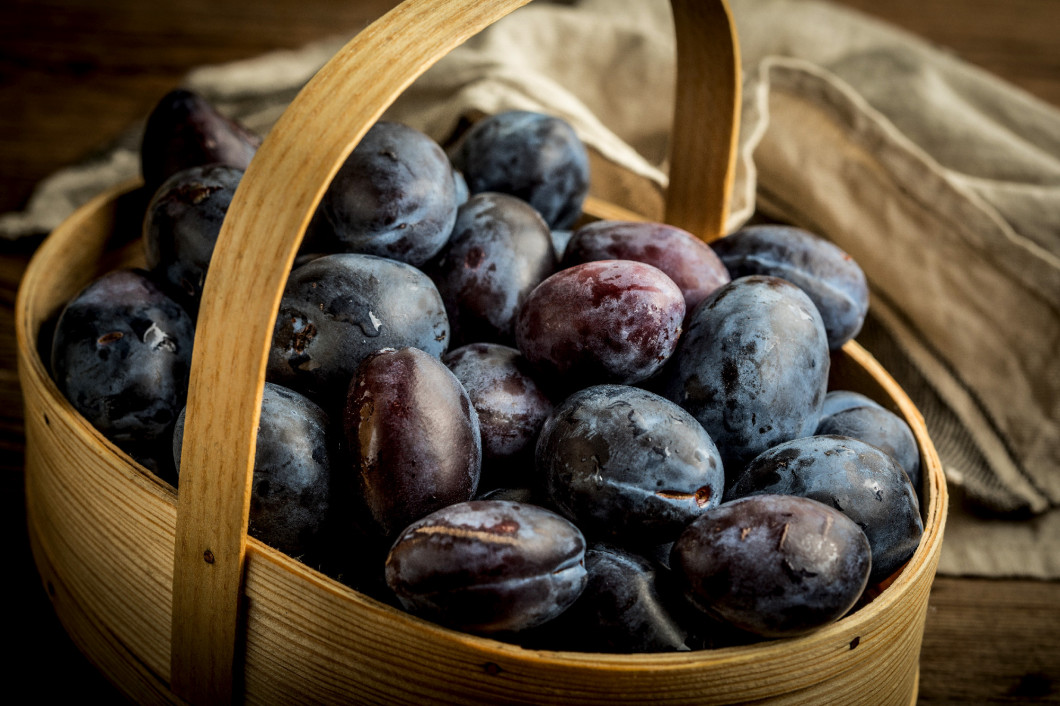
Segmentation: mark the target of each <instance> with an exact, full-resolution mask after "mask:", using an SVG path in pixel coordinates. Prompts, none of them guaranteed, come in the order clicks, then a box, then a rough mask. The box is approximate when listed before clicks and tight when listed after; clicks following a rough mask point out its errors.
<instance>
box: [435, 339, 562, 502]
mask: <svg viewBox="0 0 1060 706" xmlns="http://www.w3.org/2000/svg"><path fill="white" fill-rule="evenodd" d="M442 362H443V363H445V364H446V365H447V366H448V367H449V369H450V370H452V371H453V374H454V375H456V378H457V379H458V380H459V381H460V383H461V384H462V385H463V386H464V389H465V390H466V391H467V394H468V397H470V399H471V404H472V405H473V406H474V408H475V411H476V412H477V413H478V419H479V429H480V433H481V436H482V485H481V487H482V488H487V487H497V486H511V485H513V484H521V483H529V482H530V480H531V476H532V475H533V466H534V446H535V444H536V443H537V436H538V433H539V432H540V431H541V427H542V425H543V424H544V423H545V419H546V418H547V417H548V415H549V414H551V413H552V408H553V405H552V400H551V398H550V397H549V396H548V395H547V394H546V393H545V391H544V390H542V389H541V387H540V386H539V385H538V384H537V382H535V380H534V377H533V371H532V370H531V368H530V364H529V363H527V362H526V359H525V358H524V357H523V355H522V354H521V353H520V352H519V351H518V350H516V349H514V348H509V347H508V346H502V345H500V344H497V343H472V344H469V345H466V346H462V347H460V348H457V349H456V350H453V351H450V352H449V353H446V354H445V355H444V356H442Z"/></svg>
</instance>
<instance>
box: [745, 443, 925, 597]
mask: <svg viewBox="0 0 1060 706" xmlns="http://www.w3.org/2000/svg"><path fill="white" fill-rule="evenodd" d="M761 494H783V495H797V496H801V497H806V498H812V499H813V500H817V501H819V502H822V503H824V504H825V505H828V506H829V507H833V508H835V509H837V510H839V511H840V512H842V513H843V514H845V515H847V516H848V517H849V518H850V519H852V520H853V521H854V522H856V523H857V525H858V526H859V527H861V529H862V530H864V532H865V535H866V536H867V537H868V540H869V544H870V546H871V547H872V578H871V580H872V581H873V582H876V581H880V580H882V579H884V578H886V577H888V576H890V575H891V574H892V573H894V572H895V571H897V570H898V568H899V567H901V565H902V564H903V563H904V562H905V561H906V560H908V559H909V557H910V556H912V554H913V552H914V551H916V548H917V546H918V545H919V544H920V537H921V535H922V534H923V532H924V524H923V521H922V520H921V518H920V503H919V502H918V500H917V496H916V492H915V491H914V489H913V486H912V484H911V483H910V482H909V477H908V476H907V475H906V473H905V471H904V470H902V467H901V466H900V465H898V462H897V461H895V460H894V458H892V457H891V456H890V455H888V454H886V453H884V452H883V451H881V450H880V449H878V448H876V447H875V446H870V445H869V444H866V443H864V442H862V441H858V440H857V439H851V438H848V437H843V436H809V437H805V438H801V439H794V440H792V441H789V442H786V443H783V444H779V445H777V446H775V447H773V448H771V449H769V450H768V451H766V452H764V453H762V454H761V455H759V456H758V457H757V458H755V459H754V460H753V461H751V463H750V464H748V465H747V467H746V468H745V469H744V471H743V473H742V474H740V476H739V477H738V478H736V480H735V482H733V483H732V484H731V485H730V486H729V488H728V489H727V490H726V493H725V499H726V500H732V499H736V498H742V497H746V496H749V495H761Z"/></svg>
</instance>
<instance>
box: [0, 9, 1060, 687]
mask: <svg viewBox="0 0 1060 706" xmlns="http://www.w3.org/2000/svg"><path fill="white" fill-rule="evenodd" d="M392 4H393V3H392V2H390V1H389V0H367V1H360V2H356V1H355V2H346V3H336V2H331V1H329V0H297V1H293V0H290V1H286V2H285V1H284V0H257V1H256V2H246V1H245V0H244V1H242V2H240V1H238V0H179V1H178V2H172V3H145V2H134V0H95V1H93V0H2V1H0V213H2V212H6V211H10V210H14V209H17V208H20V207H21V206H23V205H24V203H25V200H26V199H27V197H28V196H29V194H30V192H31V190H32V188H33V185H34V184H35V183H36V182H37V181H39V180H40V179H41V178H43V177H45V176H46V175H48V174H49V173H50V172H52V171H53V170H55V169H57V168H59V167H61V166H63V165H65V164H68V163H70V162H73V161H76V160H78V159H80V158H82V157H84V156H85V155H86V154H88V153H89V152H90V151H91V150H93V149H94V148H95V147H97V146H98V145H100V144H101V143H103V142H105V141H107V140H108V139H111V138H113V137H115V136H117V135H118V134H119V133H120V132H121V131H122V130H123V129H125V128H126V127H127V126H128V125H130V124H131V123H132V122H134V121H135V120H137V119H139V118H142V117H143V116H144V115H146V113H147V112H148V111H149V110H150V108H151V107H152V105H153V103H154V102H155V101H156V100H157V99H158V98H159V97H160V96H161V95H162V94H163V93H165V92H166V91H167V90H168V89H170V88H172V87H173V86H174V85H176V83H177V82H178V81H179V79H180V77H181V76H182V75H183V74H184V73H185V72H186V71H187V70H188V69H190V68H192V67H194V66H197V65H201V64H205V63H217V62H224V61H230V60H235V59H242V58H247V57H252V56H255V55H257V54H260V53H262V52H265V51H268V50H271V49H277V48H284V47H297V46H300V45H302V44H304V43H305V42H307V41H310V40H313V39H317V38H320V37H325V36H330V35H334V34H343V35H348V34H352V33H353V32H355V31H356V30H358V29H359V28H360V27H362V26H364V25H365V24H366V23H367V22H368V21H369V20H371V19H373V18H375V17H377V16H378V15H379V14H381V13H382V12H383V11H384V10H385V9H386V8H388V7H390V6H391V5H392ZM842 4H845V5H849V6H852V7H855V8H858V9H861V10H864V11H866V12H869V13H872V14H874V15H877V16H879V17H882V18H883V19H886V20H888V21H891V22H893V23H895V24H897V25H899V26H901V27H904V28H906V29H908V30H910V31H912V32H915V33H917V34H920V35H921V36H924V37H926V38H928V39H930V40H932V41H934V42H936V43H938V44H940V45H943V46H945V47H947V48H949V49H951V50H952V51H953V52H955V53H956V54H957V55H958V56H960V57H962V58H964V59H966V60H967V61H969V62H971V63H974V64H977V65H979V66H981V67H983V68H985V69H987V70H988V71H991V72H993V73H995V74H997V75H999V76H1001V77H1003V78H1005V79H1007V80H1009V81H1011V82H1012V83H1014V84H1016V85H1018V86H1020V87H1022V88H1024V89H1026V90H1028V91H1030V92H1031V93H1033V94H1035V95H1037V96H1039V97H1040V98H1042V99H1044V100H1046V101H1049V102H1051V103H1052V104H1054V105H1056V106H1058V107H1060V41H1058V40H1057V37H1058V35H1060V2H1058V1H1057V0H1007V1H1006V2H999V1H998V0H891V1H890V2H885V3H884V2H879V1H878V0H842ZM35 244H36V243H34V242H28V241H26V242H20V243H16V244H10V243H0V293H2V302H0V304H2V306H0V359H2V367H0V466H2V471H0V479H2V483H3V486H2V487H0V500H2V503H3V506H2V514H3V528H4V529H5V530H6V533H5V536H7V537H9V538H11V539H12V544H11V546H12V549H13V551H12V553H11V556H10V557H9V559H8V562H7V565H6V571H5V576H4V582H5V584H6V586H7V589H8V592H7V595H8V600H7V601H6V603H5V605H6V606H7V607H8V608H9V610H11V612H12V615H11V616H9V618H8V621H7V625H8V626H9V627H8V629H7V633H6V640H5V642H6V643H7V644H8V647H9V651H10V650H11V649H13V650H14V655H15V656H14V657H13V658H12V657H8V658H5V660H4V661H3V665H4V666H3V673H4V675H5V676H6V677H7V680H6V681H7V683H8V684H9V685H15V684H20V685H25V686H27V687H28V688H30V689H32V690H33V691H32V692H30V693H32V694H34V699H33V700H34V701H38V702H41V703H51V702H55V701H57V700H59V699H64V700H65V699H70V698H78V699H85V700H88V699H90V698H91V697H99V698H102V699H105V700H107V701H108V702H113V701H115V700H118V699H119V698H120V697H119V696H118V693H117V692H116V690H115V689H114V688H113V687H112V686H111V685H110V684H108V683H107V682H106V681H105V680H104V679H103V678H102V677H100V676H99V675H98V674H97V673H96V672H95V671H94V670H93V668H92V667H91V665H90V664H89V663H88V661H87V660H86V659H85V658H84V657H83V656H82V655H81V654H80V653H79V652H78V651H77V649H76V648H75V647H74V646H73V644H72V643H71V642H70V640H69V638H68V637H67V636H66V634H65V633H64V632H63V630H62V628H61V626H60V625H59V624H58V621H57V620H56V619H55V617H54V615H53V614H52V612H51V608H50V604H49V602H48V598H47V596H46V594H45V592H44V590H43V589H42V587H41V586H40V582H39V580H38V578H37V575H36V571H35V568H34V566H33V562H32V559H31V556H30V553H29V548H28V543H27V539H26V530H25V511H24V508H23V504H22V463H23V447H24V441H23V436H22V416H21V404H22V403H21V397H20V394H19V388H18V380H17V376H16V370H15V367H16V357H15V344H14V335H13V325H14V322H13V305H14V300H15V294H16V290H17V286H18V281H19V279H20V277H21V273H22V271H23V269H24V268H25V265H26V263H27V262H28V259H29V257H30V255H31V253H32V249H33V247H34V246H35ZM920 702H921V703H923V704H965V703H967V704H984V703H1008V702H1020V703H1026V702H1050V703H1060V582H1042V581H1029V580H1007V579H1006V580H984V579H963V578H948V577H942V578H938V579H937V580H936V582H935V585H934V588H933V590H932V594H931V600H930V604H929V612H928V619H927V628H926V632H925V635H924V643H923V649H922V657H921V682H920Z"/></svg>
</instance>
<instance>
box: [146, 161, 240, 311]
mask: <svg viewBox="0 0 1060 706" xmlns="http://www.w3.org/2000/svg"><path fill="white" fill-rule="evenodd" d="M242 178H243V171H242V170H241V169H236V168H235V167H229V166H225V165H220V164H214V165H209V166H204V167H191V168H190V169H184V170H182V171H179V172H177V173H176V174H174V175H173V176H171V177H170V178H169V179H167V180H166V181H165V182H164V183H163V184H162V186H160V187H159V189H158V191H156V192H155V195H154V197H152V199H151V202H150V203H149V204H148V206H147V213H146V215H145V216H144V223H143V240H144V251H145V255H146V258H147V266H148V267H149V268H150V269H151V270H152V271H153V272H154V273H155V274H156V276H158V277H159V279H160V280H162V281H164V282H167V283H168V284H169V289H170V291H171V292H172V293H173V295H174V296H175V297H179V301H180V303H181V304H182V305H183V306H184V307H185V308H186V309H187V310H188V311H189V312H191V313H192V314H195V313H196V312H197V311H198V309H199V300H200V299H201V298H202V287H203V283H204V282H205V281H206V272H207V270H208V269H209V266H210V258H212V257H213V249H214V244H215V243H216V242H217V234H218V233H220V232H221V224H222V223H223V222H224V218H225V216H226V215H227V214H228V206H229V204H231V203H232V196H233V195H235V191H236V187H238V186H239V182H240V181H241V180H242Z"/></svg>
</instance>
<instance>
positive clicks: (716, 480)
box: [537, 385, 724, 545]
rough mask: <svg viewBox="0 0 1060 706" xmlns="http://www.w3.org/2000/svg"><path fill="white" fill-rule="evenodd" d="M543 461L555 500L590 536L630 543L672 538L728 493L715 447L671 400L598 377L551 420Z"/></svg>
mask: <svg viewBox="0 0 1060 706" xmlns="http://www.w3.org/2000/svg"><path fill="white" fill-rule="evenodd" d="M537 469H538V472H539V473H540V474H541V475H542V476H543V477H544V480H545V485H546V488H547V491H548V495H549V497H550V498H551V501H552V503H553V504H554V505H555V507H557V508H558V509H559V510H560V511H561V512H562V513H563V514H564V515H566V516H567V517H569V518H570V519H571V520H572V521H574V522H575V523H576V524H577V525H578V526H579V527H580V528H581V529H582V531H583V532H585V533H586V535H588V536H590V537H596V538H602V539H604V540H606V541H615V542H621V543H624V544H640V545H650V544H661V543H663V542H668V541H673V540H674V539H675V538H676V537H677V535H678V534H680V532H681V530H682V529H684V527H685V526H686V525H687V524H688V523H689V522H691V521H692V520H694V519H695V518H696V517H699V516H700V515H702V514H703V513H704V512H706V511H708V510H709V509H710V508H712V507H714V506H716V505H717V504H718V503H719V502H720V501H721V497H722V494H723V492H724V488H723V483H724V471H723V470H722V465H721V458H720V456H719V455H718V450H717V448H716V447H715V445H714V442H713V441H711V439H710V437H709V436H708V435H707V433H706V432H705V431H704V430H703V427H701V426H700V425H699V423H698V422H696V420H695V419H694V418H693V417H692V416H691V415H690V414H688V413H687V412H685V411H684V410H683V409H681V408H680V407H678V406H677V405H675V404H674V403H672V402H670V401H669V400H667V399H665V398H663V397H660V396H659V395H656V394H655V393H652V392H649V391H647V390H643V389H640V388H636V387H628V386H624V385H597V386H594V387H589V388H586V389H583V390H580V391H578V392H576V393H574V394H573V395H571V396H570V397H568V398H567V399H566V400H565V401H564V402H562V403H561V404H560V405H559V406H558V407H557V408H556V410H555V411H554V412H553V414H552V415H551V416H550V417H549V418H548V420H547V421H546V422H545V425H544V427H543V428H542V430H541V435H540V438H539V439H538V445H537Z"/></svg>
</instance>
